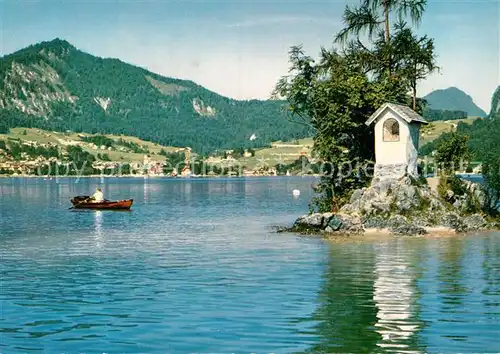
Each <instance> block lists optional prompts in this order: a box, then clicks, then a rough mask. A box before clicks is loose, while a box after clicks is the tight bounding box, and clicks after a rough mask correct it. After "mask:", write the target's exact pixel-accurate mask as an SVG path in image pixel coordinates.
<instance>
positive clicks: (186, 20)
mask: <svg viewBox="0 0 500 354" xmlns="http://www.w3.org/2000/svg"><path fill="white" fill-rule="evenodd" d="M348 3H350V4H357V3H358V1H356V0H355V1H353V0H350V1H347V0H334V1H331V0H316V1H314V0H312V1H306V0H289V1H284V0H191V1H188V0H176V1H174V0H151V1H149V0H137V1H133V0H126V1H123V0H122V1H111V0H64V1H60V0H39V1H36V0H29V1H28V0H0V55H5V54H9V53H12V52H14V51H16V50H19V49H22V48H24V47H26V46H28V45H30V44H35V43H38V42H41V41H47V40H52V39H54V38H56V37H57V38H61V39H66V40H67V41H69V42H70V43H71V44H73V45H74V46H75V47H77V48H78V49H80V50H83V51H85V52H88V53H90V54H93V55H97V56H100V57H112V58H119V59H121V60H123V61H125V62H128V63H131V64H134V65H138V66H141V67H143V68H146V69H148V70H150V71H153V72H156V73H159V74H161V75H164V76H169V77H175V78H180V79H187V80H192V81H194V82H196V83H198V84H200V85H202V86H204V87H206V88H208V89H210V90H212V91H215V92H217V93H219V94H222V95H224V96H228V97H232V98H236V99H251V98H258V99H265V98H268V97H269V96H270V93H271V91H272V90H273V88H274V85H275V83H276V82H277V80H278V79H279V78H280V77H281V76H283V75H286V74H287V73H288V67H289V63H288V51H289V49H290V47H291V46H293V45H299V44H301V45H303V47H304V49H305V51H306V53H307V54H308V55H311V56H313V57H317V55H318V53H319V51H320V48H321V46H324V47H327V48H331V47H332V45H333V38H334V36H335V34H336V33H337V32H338V31H339V30H340V29H342V27H343V23H342V13H343V10H344V8H345V6H346V5H347V4H348ZM417 31H418V32H419V33H421V34H427V35H428V36H429V37H432V38H434V39H435V45H436V52H437V55H438V58H437V60H438V65H439V66H440V67H441V71H440V72H439V73H436V74H433V75H432V76H430V77H429V78H428V79H426V80H425V81H423V82H421V83H420V85H419V89H418V93H419V95H425V94H427V93H429V92H431V91H432V90H435V89H440V88H447V87H450V86H456V87H458V88H460V89H462V90H463V91H465V92H466V93H468V94H469V95H470V96H472V98H473V99H474V102H475V103H476V104H477V105H478V106H480V107H481V108H483V109H484V110H485V111H486V112H489V109H490V102H491V96H492V94H493V92H494V90H495V89H496V87H497V86H498V85H500V34H499V32H500V0H469V1H465V0H453V1H451V0H428V6H427V11H426V13H425V14H424V17H423V20H422V22H421V23H420V25H419V26H418V28H417Z"/></svg>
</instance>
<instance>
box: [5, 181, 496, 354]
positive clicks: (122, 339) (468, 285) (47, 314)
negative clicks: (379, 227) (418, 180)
mask: <svg viewBox="0 0 500 354" xmlns="http://www.w3.org/2000/svg"><path fill="white" fill-rule="evenodd" d="M316 181H317V180H316V179H314V178H309V177H307V178H301V177H283V178H281V177H263V178H247V179H244V178H228V179H168V178H150V179H144V180H143V179H132V178H130V179H128V178H109V179H105V180H104V181H100V180H99V179H91V178H84V179H80V180H78V182H77V180H75V179H60V180H43V179H34V178H26V179H22V178H19V179H0V195H1V199H0V260H1V262H0V271H1V279H0V353H5V354H7V353H37V352H39V353H42V352H43V353H63V352H66V353H78V352H85V353H138V352H141V353H193V352H197V353H327V352H328V353H333V352H339V353H346V352H353V353H374V352H377V353H385V352H387V353H389V352H390V353H394V352H401V353H402V352H404V353H410V352H411V353H427V352H440V353H455V352H476V353H479V352H481V353H484V352H500V341H499V340H498V334H499V333H500V234H499V233H489V234H482V235H472V236H467V237H465V236H460V237H459V236H457V237H444V238H443V237H442V238H438V237H420V238H414V237H385V238H382V239H373V238H371V239H363V238H353V239H347V240H338V241H336V242H328V241H324V240H321V239H319V238H316V237H300V236H298V235H294V234H286V233H275V232H274V231H273V229H272V226H273V225H277V224H281V225H282V224H291V223H292V222H293V221H294V220H295V218H296V217H297V216H298V215H300V214H304V213H306V212H307V211H308V202H309V200H310V197H311V196H312V191H311V184H313V183H315V182H316ZM76 182H77V183H76ZM101 182H103V183H101ZM97 186H101V187H102V189H103V192H104V194H105V197H106V198H108V199H125V198H134V200H135V201H134V205H133V207H132V210H131V211H130V212H112V211H107V212H104V211H74V210H68V208H69V207H70V206H71V204H70V203H69V199H70V198H71V197H73V196H75V195H89V194H91V193H93V191H94V189H95V188H96V187H97ZM293 189H299V190H300V191H301V192H302V193H301V195H300V197H298V198H294V197H293V196H292V190H293Z"/></svg>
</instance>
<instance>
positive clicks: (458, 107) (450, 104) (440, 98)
mask: <svg viewBox="0 0 500 354" xmlns="http://www.w3.org/2000/svg"><path fill="white" fill-rule="evenodd" d="M424 99H425V100H426V101H427V103H428V105H429V108H431V109H436V110H449V111H464V112H467V114H468V115H469V116H479V117H486V115H487V114H486V112H485V111H483V110H482V109H481V108H479V107H478V106H477V105H476V104H475V103H474V100H473V99H472V97H471V96H470V95H468V94H467V93H465V92H464V91H462V90H461V89H459V88H458V87H455V86H451V87H448V88H445V89H439V90H435V91H432V92H431V93H429V94H428V95H426V96H424Z"/></svg>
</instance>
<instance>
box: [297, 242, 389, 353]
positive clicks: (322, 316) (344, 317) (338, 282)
mask: <svg viewBox="0 0 500 354" xmlns="http://www.w3.org/2000/svg"><path fill="white" fill-rule="evenodd" d="M344 246H345V247H342V248H333V249H332V250H331V251H330V257H329V262H328V265H327V268H326V272H325V275H324V283H323V287H322V289H321V291H320V293H319V300H318V301H319V305H318V308H317V310H316V311H315V312H314V314H313V315H312V318H311V320H312V321H315V322H316V325H315V326H314V332H315V334H316V335H319V337H320V339H319V342H318V343H317V344H315V345H313V346H312V347H311V348H310V349H309V350H307V351H306V352H308V353H309V352H311V353H318V352H321V353H372V352H374V350H375V349H376V348H377V342H378V341H379V338H380V336H379V334H378V333H377V332H375V331H374V327H373V326H374V324H375V322H376V321H377V309H376V307H375V303H374V300H373V292H374V288H373V285H374V264H375V254H374V252H373V249H372V248H371V247H370V246H369V245H361V246H360V245H355V247H362V251H360V252H356V251H355V250H353V249H352V247H351V246H354V245H344Z"/></svg>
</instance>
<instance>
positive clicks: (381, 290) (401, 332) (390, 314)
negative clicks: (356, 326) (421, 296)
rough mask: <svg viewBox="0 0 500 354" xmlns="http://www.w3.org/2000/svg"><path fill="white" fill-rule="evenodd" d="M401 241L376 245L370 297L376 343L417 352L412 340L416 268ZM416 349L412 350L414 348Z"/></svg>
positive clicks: (413, 334)
mask: <svg viewBox="0 0 500 354" xmlns="http://www.w3.org/2000/svg"><path fill="white" fill-rule="evenodd" d="M400 246H401V243H400V242H398V243H390V244H389V243H384V244H381V245H380V247H378V248H377V255H376V261H375V262H376V263H375V284H374V288H375V291H374V294H373V299H374V301H375V306H377V308H378V312H377V318H378V320H377V323H376V324H375V327H376V331H377V332H378V333H379V334H380V336H381V338H380V341H379V342H378V343H377V345H378V346H379V347H381V348H385V349H387V350H399V351H401V350H404V351H405V353H409V352H417V353H418V352H419V351H418V350H416V349H417V348H416V345H415V341H414V340H412V339H413V338H414V336H415V335H416V333H417V331H418V330H419V327H420V322H419V321H417V320H416V319H415V310H416V308H415V307H416V300H417V299H416V289H415V284H414V283H415V280H416V271H415V268H414V267H413V266H412V265H411V264H410V262H409V260H408V258H409V257H408V256H409V254H408V253H404V252H400V251H403V250H401V248H402V247H400ZM415 350H416V351H415Z"/></svg>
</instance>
